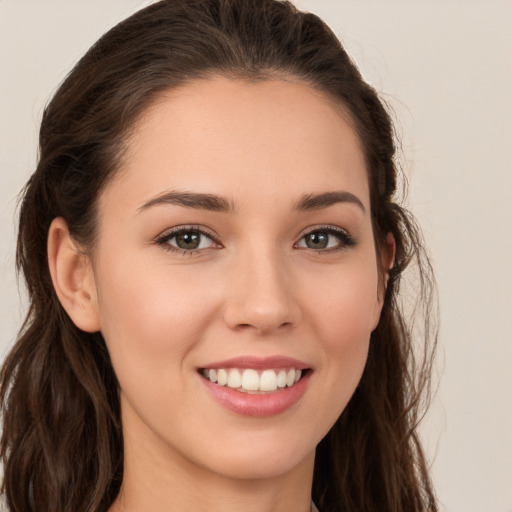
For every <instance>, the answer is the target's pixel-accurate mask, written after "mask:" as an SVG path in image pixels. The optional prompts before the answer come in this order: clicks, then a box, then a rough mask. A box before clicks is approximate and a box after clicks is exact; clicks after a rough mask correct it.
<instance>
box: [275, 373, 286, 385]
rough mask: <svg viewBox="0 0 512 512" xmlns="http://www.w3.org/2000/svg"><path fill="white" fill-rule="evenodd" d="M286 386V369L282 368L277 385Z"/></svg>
mask: <svg viewBox="0 0 512 512" xmlns="http://www.w3.org/2000/svg"><path fill="white" fill-rule="evenodd" d="M285 386H286V370H280V371H279V373H278V374H277V387H278V388H284V387H285Z"/></svg>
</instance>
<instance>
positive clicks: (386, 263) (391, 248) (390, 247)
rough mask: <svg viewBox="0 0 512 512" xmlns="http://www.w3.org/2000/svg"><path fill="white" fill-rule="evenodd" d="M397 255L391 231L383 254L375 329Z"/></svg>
mask: <svg viewBox="0 0 512 512" xmlns="http://www.w3.org/2000/svg"><path fill="white" fill-rule="evenodd" d="M395 254H396V241H395V237H394V235H393V233H391V231H390V232H389V233H388V234H387V235H386V246H385V247H384V249H383V251H382V254H381V265H382V267H381V268H382V269H383V271H384V272H383V274H382V279H380V278H379V284H378V287H379V288H378V291H377V303H376V306H375V312H374V318H373V329H372V330H374V329H376V328H377V325H378V324H379V320H380V313H381V311H382V306H383V305H384V297H385V296H386V289H387V286H388V281H389V271H390V270H391V269H392V268H393V265H394V264H395Z"/></svg>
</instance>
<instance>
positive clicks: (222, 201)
mask: <svg viewBox="0 0 512 512" xmlns="http://www.w3.org/2000/svg"><path fill="white" fill-rule="evenodd" d="M338 203H351V204H355V205H356V206H358V207H359V208H360V209H361V210H362V212H363V213H366V208H365V207H364V205H363V203H362V201H361V200H360V199H359V198H358V197H357V196H355V195H354V194H351V193H350V192H346V191H335V192H323V193H320V194H306V195H304V196H302V197H301V198H300V200H299V201H297V202H296V203H294V205H293V209H294V210H298V211H307V210H320V209H322V208H327V207H329V206H332V205H334V204H338ZM160 205H177V206H184V207H186V208H197V209H199V210H208V211H213V212H223V213H232V212H234V211H235V205H234V203H233V201H231V200H229V199H226V198H225V197H222V196H218V195H215V194H203V193H198V192H177V191H171V192H165V193H164V194H161V195H159V196H157V197H154V198H153V199H150V200H149V201H147V202H146V203H144V204H143V205H142V206H141V207H140V208H139V209H138V211H139V212H140V211H144V210H147V209H149V208H152V207H153V206H160Z"/></svg>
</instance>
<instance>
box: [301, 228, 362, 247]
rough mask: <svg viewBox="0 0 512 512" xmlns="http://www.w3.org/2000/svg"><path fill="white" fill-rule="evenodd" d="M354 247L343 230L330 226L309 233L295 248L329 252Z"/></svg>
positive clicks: (351, 240)
mask: <svg viewBox="0 0 512 512" xmlns="http://www.w3.org/2000/svg"><path fill="white" fill-rule="evenodd" d="M353 245H355V240H354V239H353V238H352V237H351V236H350V235H349V233H347V232H346V231H345V230H344V229H341V228H338V227H334V226H330V227H322V228H317V229H313V230H311V231H309V232H308V233H306V234H305V235H303V237H302V238H301V239H300V240H299V242H298V243H297V245H296V247H298V248H301V249H313V250H316V251H329V250H336V249H344V248H347V247H352V246H353Z"/></svg>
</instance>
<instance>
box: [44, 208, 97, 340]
mask: <svg viewBox="0 0 512 512" xmlns="http://www.w3.org/2000/svg"><path fill="white" fill-rule="evenodd" d="M48 265H49V267H50V275H51V278H52V281H53V287H54V288H55V292H56V293H57V297H58V298H59V301H60V303H61V304H62V307H63V308H64V309H65V310H66V312H67V313H68V315H69V316H70V318H71V320H72V321H73V323H74V324H75V325H76V326H77V327H78V328H79V329H82V330H83V331H86V332H97V331H99V330H100V322H99V315H98V304H97V293H96V285H95V281H94V273H93V269H92V265H91V260H90V258H89V256H87V255H86V254H84V253H82V252H81V251H80V250H79V248H78V246H77V244H76V242H75V241H74V240H73V238H72V237H71V235H70V234H69V230H68V226H67V223H66V221H65V220H64V219H63V218H62V217H58V218H56V219H54V220H53V222H52V223H51V225H50V230H49V232H48Z"/></svg>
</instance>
